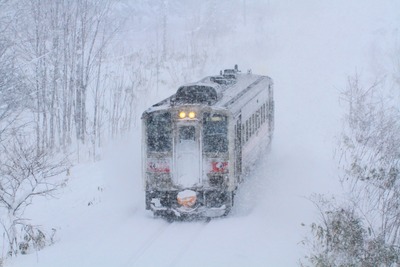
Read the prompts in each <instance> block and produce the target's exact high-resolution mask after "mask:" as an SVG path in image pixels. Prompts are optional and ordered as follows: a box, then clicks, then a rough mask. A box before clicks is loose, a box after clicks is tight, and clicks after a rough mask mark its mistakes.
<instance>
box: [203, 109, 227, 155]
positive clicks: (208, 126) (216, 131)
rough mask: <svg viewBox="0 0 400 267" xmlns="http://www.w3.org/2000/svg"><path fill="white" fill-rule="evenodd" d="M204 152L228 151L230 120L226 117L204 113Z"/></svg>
mask: <svg viewBox="0 0 400 267" xmlns="http://www.w3.org/2000/svg"><path fill="white" fill-rule="evenodd" d="M203 118H204V119H203V151H204V152H227V151H228V120H227V117H226V116H224V115H219V114H214V115H211V114H209V113H204V115H203Z"/></svg>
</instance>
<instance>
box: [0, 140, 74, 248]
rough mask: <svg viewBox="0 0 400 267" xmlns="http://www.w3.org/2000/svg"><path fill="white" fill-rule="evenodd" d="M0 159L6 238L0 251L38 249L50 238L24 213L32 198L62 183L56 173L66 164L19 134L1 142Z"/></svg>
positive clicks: (0, 208)
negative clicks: (30, 221) (29, 220)
mask: <svg viewBox="0 0 400 267" xmlns="http://www.w3.org/2000/svg"><path fill="white" fill-rule="evenodd" d="M0 161H1V164H0V215H1V218H0V219H1V220H0V223H1V225H2V226H3V230H4V233H5V241H6V242H4V244H3V245H4V246H5V247H4V248H3V249H2V251H6V252H7V255H8V256H15V255H17V254H19V253H26V252H27V251H28V249H31V248H35V249H40V248H42V247H43V246H44V245H46V244H48V243H49V241H48V239H49V238H50V239H51V237H50V236H49V235H45V234H44V232H43V231H42V230H40V229H39V228H36V227H33V226H32V225H31V224H30V223H29V222H28V219H27V218H25V217H24V213H25V211H26V209H27V208H28V206H29V205H30V204H31V203H32V201H33V199H34V198H36V197H39V196H47V197H48V196H52V194H53V193H54V192H55V191H56V190H57V189H58V188H59V187H60V186H61V185H62V184H63V182H64V180H63V179H62V178H60V177H58V175H59V174H61V173H63V172H65V171H66V170H67V169H68V167H69V163H68V161H67V160H66V159H65V158H61V159H58V158H57V156H55V155H53V154H51V153H49V152H47V151H37V150H36V145H35V144H34V142H30V141H28V140H26V139H25V138H23V137H21V136H18V135H15V136H14V137H13V138H11V139H10V140H8V141H7V142H5V141H3V142H2V146H1V156H0ZM3 256H5V255H3Z"/></svg>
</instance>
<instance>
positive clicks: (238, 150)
mask: <svg viewBox="0 0 400 267" xmlns="http://www.w3.org/2000/svg"><path fill="white" fill-rule="evenodd" d="M234 153H235V176H236V179H237V181H239V182H241V181H242V175H241V174H242V115H239V118H238V119H237V121H236V125H235V150H234Z"/></svg>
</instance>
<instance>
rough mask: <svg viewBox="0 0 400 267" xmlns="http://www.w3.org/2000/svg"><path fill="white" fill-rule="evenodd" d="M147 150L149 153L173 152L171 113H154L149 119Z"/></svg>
mask: <svg viewBox="0 0 400 267" xmlns="http://www.w3.org/2000/svg"><path fill="white" fill-rule="evenodd" d="M147 149H148V151H149V152H169V151H171V150H172V119H171V114H170V113H169V112H165V113H153V114H150V115H149V117H148V118H147Z"/></svg>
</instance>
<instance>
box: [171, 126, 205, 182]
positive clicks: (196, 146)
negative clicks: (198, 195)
mask: <svg viewBox="0 0 400 267" xmlns="http://www.w3.org/2000/svg"><path fill="white" fill-rule="evenodd" d="M176 132H177V136H176V138H175V140H176V143H175V171H176V172H175V175H174V180H175V181H174V182H175V184H178V185H182V186H184V187H191V186H194V185H196V184H198V183H199V182H200V179H201V176H200V174H201V170H200V159H201V157H200V156H201V153H200V142H199V136H200V135H199V127H198V126H197V125H195V124H186V123H185V124H184V125H178V129H177V131H176Z"/></svg>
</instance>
